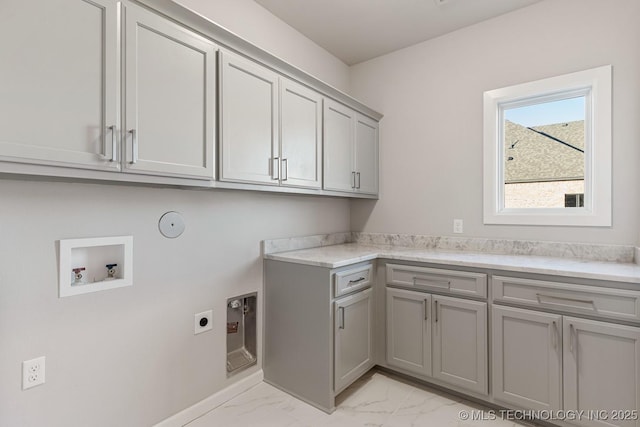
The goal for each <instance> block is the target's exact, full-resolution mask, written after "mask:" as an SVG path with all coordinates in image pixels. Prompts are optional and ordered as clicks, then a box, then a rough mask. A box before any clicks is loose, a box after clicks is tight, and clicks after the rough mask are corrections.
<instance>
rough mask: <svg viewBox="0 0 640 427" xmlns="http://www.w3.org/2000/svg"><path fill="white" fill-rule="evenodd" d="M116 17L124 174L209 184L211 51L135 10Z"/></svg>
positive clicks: (212, 100)
mask: <svg viewBox="0 0 640 427" xmlns="http://www.w3.org/2000/svg"><path fill="white" fill-rule="evenodd" d="M124 11H125V14H124V17H125V23H126V25H125V26H124V40H125V88H126V90H125V94H126V105H125V108H126V114H125V122H124V126H123V127H124V129H125V131H126V134H125V144H124V147H125V149H124V151H125V155H124V157H125V158H124V160H125V162H124V166H125V170H126V171H128V172H135V173H147V174H160V175H176V176H185V177H192V178H203V179H210V180H212V179H213V178H214V165H215V160H214V138H215V132H214V123H215V109H214V108H215V73H216V69H215V55H216V50H217V48H216V46H215V45H214V44H213V43H211V42H210V41H208V40H206V39H204V38H202V37H200V36H198V35H196V34H195V33H193V32H191V31H189V30H187V29H185V28H183V27H181V26H179V25H177V24H174V23H173V22H170V21H168V20H166V19H164V18H161V17H160V16H158V15H156V14H154V13H152V12H149V11H147V10H145V9H142V8H141V7H138V6H135V5H133V4H128V5H127V6H126V7H125V8H124Z"/></svg>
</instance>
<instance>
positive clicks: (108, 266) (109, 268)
mask: <svg viewBox="0 0 640 427" xmlns="http://www.w3.org/2000/svg"><path fill="white" fill-rule="evenodd" d="M117 266H118V264H107V265H105V267H107V269H108V270H111V269H112V268H113V267H117Z"/></svg>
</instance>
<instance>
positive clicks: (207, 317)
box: [193, 310, 213, 335]
mask: <svg viewBox="0 0 640 427" xmlns="http://www.w3.org/2000/svg"><path fill="white" fill-rule="evenodd" d="M211 329H213V310H207V311H203V312H202V313H196V314H195V315H194V318H193V334H194V335H198V334H201V333H203V332H207V331H210V330H211Z"/></svg>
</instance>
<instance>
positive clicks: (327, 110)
mask: <svg viewBox="0 0 640 427" xmlns="http://www.w3.org/2000/svg"><path fill="white" fill-rule="evenodd" d="M324 189H325V190H333V191H347V192H354V193H365V194H371V195H375V194H377V193H378V123H377V122H376V121H375V120H372V119H370V118H368V117H366V116H364V115H362V114H360V113H357V112H356V111H354V110H352V109H351V108H348V107H346V106H344V105H342V104H340V103H337V102H335V101H332V100H328V99H326V100H325V104H324Z"/></svg>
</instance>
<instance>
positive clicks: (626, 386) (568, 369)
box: [563, 317, 640, 427]
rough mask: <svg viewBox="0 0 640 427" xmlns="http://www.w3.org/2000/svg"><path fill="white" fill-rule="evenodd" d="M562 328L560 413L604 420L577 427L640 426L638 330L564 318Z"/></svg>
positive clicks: (639, 348) (586, 421) (639, 343)
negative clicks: (591, 415)
mask: <svg viewBox="0 0 640 427" xmlns="http://www.w3.org/2000/svg"><path fill="white" fill-rule="evenodd" d="M563 329H564V331H563V332H564V333H563V345H564V346H563V367H564V371H563V373H564V409H565V410H573V411H582V410H584V411H593V412H595V413H599V412H602V413H603V414H604V415H606V416H607V417H606V418H604V417H603V418H601V419H597V418H594V419H583V420H581V422H580V423H579V425H583V426H603V427H604V426H628V427H638V426H640V420H638V417H637V416H634V412H633V411H635V415H637V411H638V410H640V328H638V327H631V326H624V325H614V324H611V323H605V322H597V321H594V320H586V319H577V318H574V317H565V318H564V322H563ZM613 414H615V415H618V416H617V417H616V418H618V419H614V418H613V417H614V415H613ZM625 414H626V415H625Z"/></svg>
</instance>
